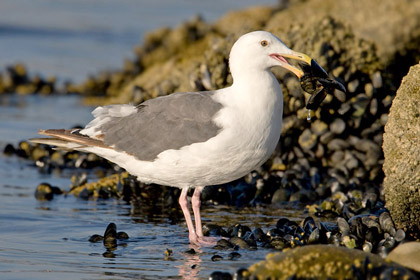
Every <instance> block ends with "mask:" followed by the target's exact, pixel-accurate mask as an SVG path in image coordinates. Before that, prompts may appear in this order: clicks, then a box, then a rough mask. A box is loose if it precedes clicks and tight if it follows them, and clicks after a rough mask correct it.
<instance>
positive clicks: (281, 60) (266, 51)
mask: <svg viewBox="0 0 420 280" xmlns="http://www.w3.org/2000/svg"><path fill="white" fill-rule="evenodd" d="M286 58H291V59H296V60H300V61H303V62H305V63H307V64H311V58H310V57H309V56H307V55H306V54H303V53H299V52H295V51H293V50H291V49H289V48H288V47H287V46H286V45H285V44H284V43H283V42H282V41H281V40H280V39H279V38H277V37H276V36H274V35H273V34H271V33H270V32H266V31H254V32H250V33H247V34H245V35H243V36H241V37H240V38H239V39H238V40H237V41H236V42H235V44H234V45H233V47H232V50H231V51H230V57H229V66H230V71H231V72H232V75H233V76H235V73H239V72H243V71H254V70H255V71H261V70H263V71H265V70H269V69H270V68H272V67H274V66H280V67H283V68H285V69H287V70H289V71H291V72H292V73H294V74H295V75H296V76H297V77H298V78H300V77H301V76H302V75H303V71H302V70H300V69H298V68H296V67H295V66H293V65H291V64H290V63H289V62H288V61H287V60H286Z"/></svg>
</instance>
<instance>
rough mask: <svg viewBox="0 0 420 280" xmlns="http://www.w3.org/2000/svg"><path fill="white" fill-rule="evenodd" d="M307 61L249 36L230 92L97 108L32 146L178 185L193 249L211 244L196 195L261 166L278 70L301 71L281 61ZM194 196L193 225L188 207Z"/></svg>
mask: <svg viewBox="0 0 420 280" xmlns="http://www.w3.org/2000/svg"><path fill="white" fill-rule="evenodd" d="M286 58H289V59H296V60H299V61H302V62H304V63H306V64H307V65H310V64H311V58H310V57H309V56H307V55H305V54H303V53H299V52H296V51H293V50H291V49H289V48H288V47H287V46H286V45H285V44H284V43H283V42H282V41H281V40H280V39H279V38H277V37H276V36H275V35H273V34H271V33H269V32H265V31H254V32H250V33H247V34H245V35H243V36H241V37H240V38H239V39H238V40H237V41H236V42H235V43H234V45H233V47H232V49H231V52H230V56H229V67H230V71H231V74H232V78H233V84H232V85H231V86H230V87H226V88H222V89H219V90H215V91H203V92H182V93H173V94H171V95H168V96H163V97H157V98H154V99H150V100H147V101H145V102H143V103H141V104H140V105H137V106H135V105H128V104H124V105H109V106H102V107H97V108H96V109H95V110H94V111H93V112H92V114H93V116H94V119H93V120H92V121H91V122H90V123H88V124H87V125H86V127H85V128H83V129H74V130H65V129H48V130H39V134H42V135H47V136H50V138H35V139H31V140H32V142H36V143H42V144H49V145H55V146H57V147H59V148H65V149H73V150H78V151H83V152H90V153H94V154H97V155H99V156H101V157H103V158H106V159H108V160H109V161H111V162H114V163H116V164H118V165H119V166H121V167H122V168H124V169H126V170H127V171H128V172H129V173H131V174H132V175H135V176H137V178H138V180H140V181H142V182H145V183H156V184H161V185H167V186H174V187H178V188H181V189H182V191H181V195H180V197H179V204H180V206H181V208H182V211H183V213H184V216H185V220H186V223H187V226H188V231H189V240H190V242H191V243H192V244H203V245H206V244H213V243H214V240H211V239H210V238H209V237H206V236H203V231H202V224H201V216H200V205H201V202H200V193H201V191H202V189H203V188H204V187H205V186H208V185H218V184H223V183H227V182H230V181H233V180H235V179H238V178H240V177H242V176H244V175H246V174H248V173H249V172H250V171H252V170H254V169H255V168H257V167H259V166H261V165H262V164H263V163H264V162H265V161H266V160H267V159H268V158H269V157H270V155H271V154H272V153H273V151H274V149H275V148H276V145H277V143H278V141H279V139H280V132H281V127H282V115H283V95H282V91H281V88H280V85H279V83H278V81H277V79H276V77H275V76H274V75H273V73H272V72H271V70H270V69H271V68H272V67H275V66H280V67H283V68H285V69H287V70H289V71H291V72H292V73H294V74H295V75H296V76H297V77H298V78H300V77H301V76H302V75H303V71H302V70H300V69H299V68H296V67H295V66H293V65H291V64H289V62H288V61H287V60H286ZM189 188H195V191H194V193H193V195H192V198H191V204H192V210H193V213H194V218H195V226H194V225H193V220H192V218H191V215H190V211H189V208H188V200H187V192H188V189H189Z"/></svg>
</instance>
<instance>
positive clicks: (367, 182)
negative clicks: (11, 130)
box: [0, 0, 420, 279]
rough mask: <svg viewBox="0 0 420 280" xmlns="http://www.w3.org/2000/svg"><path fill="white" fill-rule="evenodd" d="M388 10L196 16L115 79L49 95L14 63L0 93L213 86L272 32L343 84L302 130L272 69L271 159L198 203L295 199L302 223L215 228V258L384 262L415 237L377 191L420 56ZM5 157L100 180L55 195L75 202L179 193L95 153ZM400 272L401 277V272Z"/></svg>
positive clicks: (118, 95)
mask: <svg viewBox="0 0 420 280" xmlns="http://www.w3.org/2000/svg"><path fill="white" fill-rule="evenodd" d="M394 2H395V1H390V0H389V1H382V2H378V1H366V0H364V1H355V2H352V4H350V3H349V2H346V1H333V0H328V1H321V0H311V1H297V0H296V1H286V2H285V3H286V4H283V5H280V6H279V7H277V8H267V7H256V8H252V9H248V10H243V11H238V12H232V13H229V14H227V15H226V16H225V17H223V18H222V19H220V20H219V21H217V22H215V23H213V24H210V23H206V22H204V21H203V20H202V19H200V18H198V17H197V18H194V19H193V20H191V21H188V22H186V23H183V24H182V25H180V26H179V27H177V28H174V29H170V28H162V29H160V30H157V31H154V32H152V33H150V34H148V35H147V36H146V38H145V43H144V44H143V45H142V46H139V47H138V48H136V59H135V60H134V61H128V62H126V64H125V66H124V69H121V70H120V71H116V72H104V73H100V74H98V75H97V76H95V77H91V78H89V79H87V80H86V81H85V82H84V83H82V84H79V85H74V84H71V83H68V84H66V85H65V86H63V88H57V86H56V85H55V80H54V79H53V78H50V79H42V78H40V77H28V75H27V74H26V69H25V68H24V66H23V65H15V66H14V67H10V68H9V69H7V70H6V71H5V72H3V73H2V75H1V77H2V78H1V79H0V94H3V93H8V92H9V93H10V92H16V93H20V94H29V93H40V94H50V93H53V92H59V93H63V94H67V93H77V94H80V95H83V96H84V98H85V101H86V103H89V104H107V103H126V102H133V103H140V102H142V101H144V100H147V99H149V98H154V97H157V96H161V95H166V94H169V93H171V92H174V91H197V90H212V89H216V88H221V87H225V86H227V85H229V84H230V83H231V76H230V74H229V71H228V65H227V56H228V52H229V50H230V47H231V45H232V44H233V42H234V41H235V40H236V38H237V37H238V36H239V35H240V34H243V33H245V32H248V31H251V30H255V29H264V30H267V31H270V32H273V33H274V34H276V35H278V36H279V37H280V38H281V39H282V40H283V41H284V42H285V43H286V44H287V45H288V46H289V47H291V48H293V49H295V50H298V51H300V52H304V53H307V54H308V55H310V56H312V57H313V58H315V59H316V60H317V61H318V62H319V64H320V65H321V66H322V67H323V68H324V69H326V70H328V72H330V73H332V75H333V76H334V77H335V78H336V79H338V80H339V81H341V82H343V83H344V84H345V85H346V87H347V94H345V95H344V94H342V93H340V92H339V91H336V92H335V93H334V95H331V96H328V97H327V99H326V100H325V101H324V102H323V104H322V105H321V108H320V109H318V110H317V111H316V112H314V113H315V116H314V117H313V121H311V122H308V121H307V120H306V116H307V111H306V109H305V108H304V105H305V103H306V102H305V101H306V100H307V98H308V97H309V96H308V95H306V94H303V92H302V90H301V88H300V85H299V81H298V80H297V79H296V78H294V77H292V76H291V75H288V74H285V73H284V72H278V73H277V72H276V75H277V77H278V79H279V81H280V82H281V85H282V89H283V92H284V102H285V104H284V120H283V130H282V135H281V139H280V142H279V145H278V149H277V151H276V153H275V154H274V155H273V156H272V158H271V159H270V160H269V161H268V162H267V163H266V164H265V165H264V166H263V167H261V168H260V169H259V170H257V171H255V172H253V173H251V174H249V175H248V176H246V177H245V178H242V179H240V180H237V181H235V182H232V183H230V184H226V185H224V186H223V188H221V187H220V186H210V187H207V188H205V190H204V192H203V194H202V200H203V201H206V203H209V204H212V203H213V204H227V205H233V206H236V207H254V206H256V205H269V204H271V205H276V204H278V203H284V202H290V203H296V202H300V203H305V204H307V205H308V207H307V208H308V215H310V216H308V217H307V218H306V219H305V220H303V221H301V222H300V223H295V222H293V223H292V222H291V221H289V220H287V219H285V218H284V219H279V221H278V223H277V225H274V226H271V229H270V230H269V231H268V232H261V231H262V230H261V229H249V228H248V229H247V228H245V229H244V228H242V227H241V226H240V225H232V227H231V228H229V229H227V228H222V227H220V226H212V227H210V228H209V234H211V235H222V236H225V237H227V238H229V239H228V240H227V241H226V242H225V241H222V243H224V244H219V245H220V248H219V249H220V250H227V249H228V250H230V249H232V248H235V246H236V247H239V248H241V249H250V248H254V247H255V248H258V247H267V246H268V247H270V248H274V249H277V250H283V249H286V248H294V247H300V246H303V245H308V244H333V245H336V246H341V247H347V248H352V249H360V250H362V251H364V252H365V253H374V254H377V255H379V256H381V257H384V258H385V257H386V256H387V255H388V253H389V252H390V251H391V250H392V249H393V248H395V247H396V246H397V245H398V244H399V243H404V242H406V241H410V240H416V239H417V238H418V236H417V232H416V231H415V230H413V228H407V227H406V228H404V226H401V225H400V224H399V226H398V227H395V226H394V224H393V221H392V219H391V216H390V215H389V212H388V209H387V208H386V206H387V204H386V203H385V193H384V189H383V181H384V172H383V169H382V165H383V163H384V153H383V150H382V143H383V134H384V126H385V124H386V123H387V121H388V116H389V115H388V113H389V110H390V107H391V104H392V101H393V99H394V97H395V94H396V92H397V88H398V87H399V84H400V81H401V78H402V77H403V76H405V74H406V73H407V72H408V69H409V67H410V66H411V65H414V64H417V63H418V61H419V59H420V51H418V48H417V47H416V46H418V44H416V42H417V43H420V32H419V30H420V5H419V2H416V1H415V2H413V1H408V0H404V1H398V4H396V2H395V3H394ZM397 6H398V7H397ZM360 7H363V9H360ZM396 11H398V12H396ZM244 22H245V23H246V24H244ZM401 26H404V29H403V31H401V30H402V28H401ZM4 152H5V153H6V154H9V155H17V156H20V157H24V158H28V159H30V160H32V161H34V163H35V165H36V166H37V167H38V168H39V170H40V171H41V172H46V173H49V172H57V171H62V170H64V169H68V168H75V169H78V170H85V171H86V172H92V173H95V174H98V178H102V179H101V180H99V181H98V182H93V183H88V182H87V180H86V177H83V176H82V175H79V176H74V178H73V179H72V185H71V187H70V189H69V190H60V192H64V193H69V194H74V195H76V196H78V197H81V198H84V199H92V198H95V199H96V198H105V199H106V198H116V199H124V200H126V201H138V200H141V199H142V197H150V196H156V194H153V192H152V191H151V189H153V187H158V188H161V190H162V192H161V196H160V197H159V199H160V200H161V201H164V203H165V205H168V206H171V207H172V208H174V207H177V206H176V202H177V198H178V195H179V190H177V189H172V188H167V187H162V186H153V187H152V186H148V185H145V184H142V183H139V182H137V181H136V180H135V179H134V178H133V177H131V176H129V175H128V174H126V173H124V172H122V170H120V169H119V167H117V166H114V165H112V164H110V163H108V162H107V161H105V160H102V159H99V158H98V157H96V156H94V155H85V154H81V153H76V152H64V151H54V150H51V149H50V148H48V147H45V146H39V145H37V146H33V145H31V144H29V143H27V142H25V141H23V142H22V143H20V144H19V145H17V146H16V147H14V146H13V145H8V146H7V147H6V148H5V150H4ZM107 176H108V177H107ZM60 192H58V191H57V190H56V189H54V187H52V186H49V187H48V186H46V185H43V186H40V187H38V190H37V195H36V197H37V198H38V199H52V198H53V197H54V195H59V193H60ZM387 203H388V202H387ZM321 219H326V220H329V222H328V223H324V222H321V221H320V220H321ZM224 246H225V247H224ZM305 247H306V246H305ZM292 251H293V250H292ZM364 261H365V259H363V260H362V261H361V262H362V263H363V262H364ZM366 265H368V264H366ZM371 265H373V264H371ZM381 265H382V264H381ZM387 269H388V267H384V268H383V269H382V270H377V271H376V272H375V273H376V274H374V275H373V274H369V275H370V276H372V277H373V276H376V277H378V278H380V275H382V274H381V273H385V271H386V273H389V270H387ZM398 269H400V268H398ZM355 271H356V272H357V271H358V270H355ZM356 272H355V273H356ZM359 272H360V270H359ZM365 272H366V271H365ZM365 272H363V273H365ZM354 275H356V274H354ZM362 275H366V274H362ZM404 275H405V274H404ZM407 275H409V278H413V277H414V278H413V279H415V277H416V275H413V274H410V272H408V274H407ZM399 276H400V277H401V279H406V278H404V277H403V274H402V273H400V274H399ZM406 277H407V276H406ZM417 277H418V272H417ZM213 279H221V278H213ZM238 279H241V278H238ZM360 279H363V277H362V278H360ZM407 279H408V278H407Z"/></svg>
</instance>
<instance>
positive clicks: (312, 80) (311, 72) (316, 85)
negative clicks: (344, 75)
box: [299, 59, 346, 110]
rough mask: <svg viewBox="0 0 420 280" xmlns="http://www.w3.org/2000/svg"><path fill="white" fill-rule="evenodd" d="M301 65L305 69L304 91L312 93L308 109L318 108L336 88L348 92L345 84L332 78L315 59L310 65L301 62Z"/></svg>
mask: <svg viewBox="0 0 420 280" xmlns="http://www.w3.org/2000/svg"><path fill="white" fill-rule="evenodd" d="M299 66H300V67H301V68H302V70H303V75H302V77H301V78H300V85H301V87H302V89H303V90H304V91H306V92H307V93H309V94H311V95H312V96H311V97H310V98H309V100H308V103H307V104H306V109H308V110H316V109H318V107H319V106H320V105H321V103H322V101H323V100H324V99H325V97H326V96H327V93H329V94H332V93H333V92H334V90H335V89H338V90H340V91H342V92H346V88H345V87H344V85H342V84H341V83H339V82H337V81H336V80H334V79H330V78H329V76H328V73H327V72H326V71H325V70H324V69H323V68H322V67H321V66H319V64H318V63H317V62H316V61H315V60H314V59H312V60H311V64H310V65H309V64H303V63H300V64H299Z"/></svg>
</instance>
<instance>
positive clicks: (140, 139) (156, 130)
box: [97, 92, 222, 161]
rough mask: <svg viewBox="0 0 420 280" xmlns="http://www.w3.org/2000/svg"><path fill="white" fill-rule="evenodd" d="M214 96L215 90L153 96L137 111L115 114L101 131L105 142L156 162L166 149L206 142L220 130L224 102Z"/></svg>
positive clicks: (138, 107)
mask: <svg viewBox="0 0 420 280" xmlns="http://www.w3.org/2000/svg"><path fill="white" fill-rule="evenodd" d="M213 96H214V92H200V93H174V94H171V95H168V96H164V97H158V98H154V99H150V100H147V101H146V102H143V103H142V104H140V105H139V106H137V112H135V113H133V114H131V115H128V116H125V117H111V119H110V120H109V121H107V122H106V123H104V124H103V125H101V126H99V127H98V129H97V130H98V131H100V132H101V133H102V134H103V139H104V144H105V145H108V146H113V147H114V148H115V149H116V150H120V151H125V152H127V153H129V154H131V155H133V156H135V157H136V158H138V159H140V160H145V161H153V160H154V159H155V158H156V156H157V155H158V154H160V153H161V152H163V151H165V150H169V149H180V148H182V147H184V146H187V145H190V144H193V143H197V142H205V141H207V140H208V139H210V138H212V137H214V136H216V135H217V134H218V133H219V131H220V130H221V127H219V126H217V125H216V124H215V123H214V121H213V118H214V116H215V114H216V113H217V112H218V111H219V110H220V109H221V108H222V105H221V104H220V103H218V102H217V101H215V100H214V99H213Z"/></svg>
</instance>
